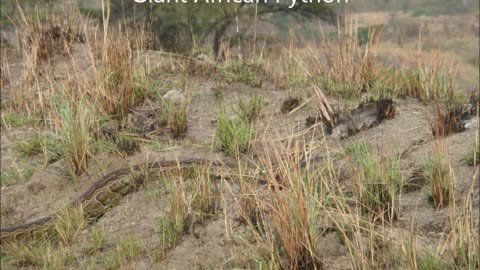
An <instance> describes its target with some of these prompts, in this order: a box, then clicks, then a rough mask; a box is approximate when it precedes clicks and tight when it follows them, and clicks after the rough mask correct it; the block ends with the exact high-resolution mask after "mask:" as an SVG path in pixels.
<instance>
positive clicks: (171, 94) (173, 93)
mask: <svg viewBox="0 0 480 270" xmlns="http://www.w3.org/2000/svg"><path fill="white" fill-rule="evenodd" d="M163 100H164V101H166V102H173V104H174V105H175V106H182V105H184V104H185V97H184V96H183V94H182V93H180V91H178V90H175V89H173V90H170V91H168V92H167V93H166V94H165V95H163Z"/></svg>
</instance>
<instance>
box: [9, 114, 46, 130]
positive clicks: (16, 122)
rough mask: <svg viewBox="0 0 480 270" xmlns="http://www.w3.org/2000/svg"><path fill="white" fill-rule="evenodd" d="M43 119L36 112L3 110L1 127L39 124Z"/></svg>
mask: <svg viewBox="0 0 480 270" xmlns="http://www.w3.org/2000/svg"><path fill="white" fill-rule="evenodd" d="M40 122H41V120H40V117H39V116H37V115H34V114H26V113H25V114H24V113H15V112H12V111H7V112H5V110H2V121H0V126H1V127H4V126H5V127H8V128H16V127H22V126H38V125H39V124H40Z"/></svg>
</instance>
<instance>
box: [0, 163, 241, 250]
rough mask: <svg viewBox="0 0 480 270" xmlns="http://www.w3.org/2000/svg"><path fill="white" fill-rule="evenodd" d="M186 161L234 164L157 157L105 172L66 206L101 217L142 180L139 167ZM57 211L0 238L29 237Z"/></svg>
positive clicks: (146, 168)
mask: <svg viewBox="0 0 480 270" xmlns="http://www.w3.org/2000/svg"><path fill="white" fill-rule="evenodd" d="M188 165H209V166H216V167H219V166H227V167H233V166H235V164H233V163H228V162H220V161H211V160H208V159H201V158H188V159H183V160H160V161H155V162H151V163H148V164H141V165H135V166H133V167H131V168H122V169H118V170H115V171H113V172H110V173H108V174H107V175H105V176H104V177H102V178H101V179H99V180H97V181H95V182H94V183H93V185H92V186H90V188H89V189H88V190H86V191H85V192H84V193H82V194H81V195H80V196H79V197H78V198H77V199H75V200H74V201H73V202H71V203H70V204H69V207H79V206H80V207H81V208H82V209H83V212H84V213H85V216H86V217H87V218H96V217H100V216H101V215H102V214H103V213H104V212H105V211H106V209H107V208H108V206H109V205H111V204H112V202H114V201H115V200H117V199H118V198H120V197H122V196H125V195H127V194H129V193H131V192H133V191H134V190H136V189H137V188H138V187H139V186H140V185H142V184H143V183H144V177H143V176H142V175H141V174H137V175H135V173H139V172H141V171H142V170H144V171H147V172H150V170H152V169H162V168H173V167H175V166H188ZM55 217H56V214H51V215H48V216H46V217H43V218H40V219H37V220H34V221H31V222H27V223H23V224H20V225H17V226H14V227H8V228H1V229H0V242H1V244H2V245H4V244H5V243H12V242H15V241H20V240H23V239H29V238H32V237H33V235H34V234H35V233H41V232H42V230H45V228H46V227H47V226H48V224H50V223H52V221H53V220H54V219H55Z"/></svg>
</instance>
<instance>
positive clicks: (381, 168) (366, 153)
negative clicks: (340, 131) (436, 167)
mask: <svg viewBox="0 0 480 270" xmlns="http://www.w3.org/2000/svg"><path fill="white" fill-rule="evenodd" d="M346 152H351V153H352V154H353V156H354V158H355V160H354V162H353V163H352V165H351V166H352V168H351V177H352V179H353V193H354V195H355V197H356V198H357V200H358V202H359V203H360V205H361V207H362V208H363V210H364V211H365V212H367V213H370V214H373V216H374V217H379V218H386V219H387V220H390V221H392V220H393V219H395V217H396V215H397V206H396V204H397V201H398V193H399V192H400V189H401V185H402V182H403V179H402V176H401V174H400V163H399V160H398V158H397V157H381V156H378V154H377V153H374V152H373V151H370V150H369V147H368V145H366V144H364V143H361V142H357V143H355V144H353V145H352V146H350V147H349V148H347V151H346Z"/></svg>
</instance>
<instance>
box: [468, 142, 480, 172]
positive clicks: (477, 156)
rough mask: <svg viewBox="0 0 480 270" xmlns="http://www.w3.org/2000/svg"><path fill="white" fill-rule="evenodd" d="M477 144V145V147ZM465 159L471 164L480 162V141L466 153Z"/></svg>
mask: <svg viewBox="0 0 480 270" xmlns="http://www.w3.org/2000/svg"><path fill="white" fill-rule="evenodd" d="M475 145H476V146H477V147H475ZM464 160H465V161H466V162H467V164H468V165H470V166H473V165H475V164H479V163H480V143H476V144H474V145H473V146H472V150H470V152H469V153H468V154H467V155H465V157H464Z"/></svg>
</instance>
